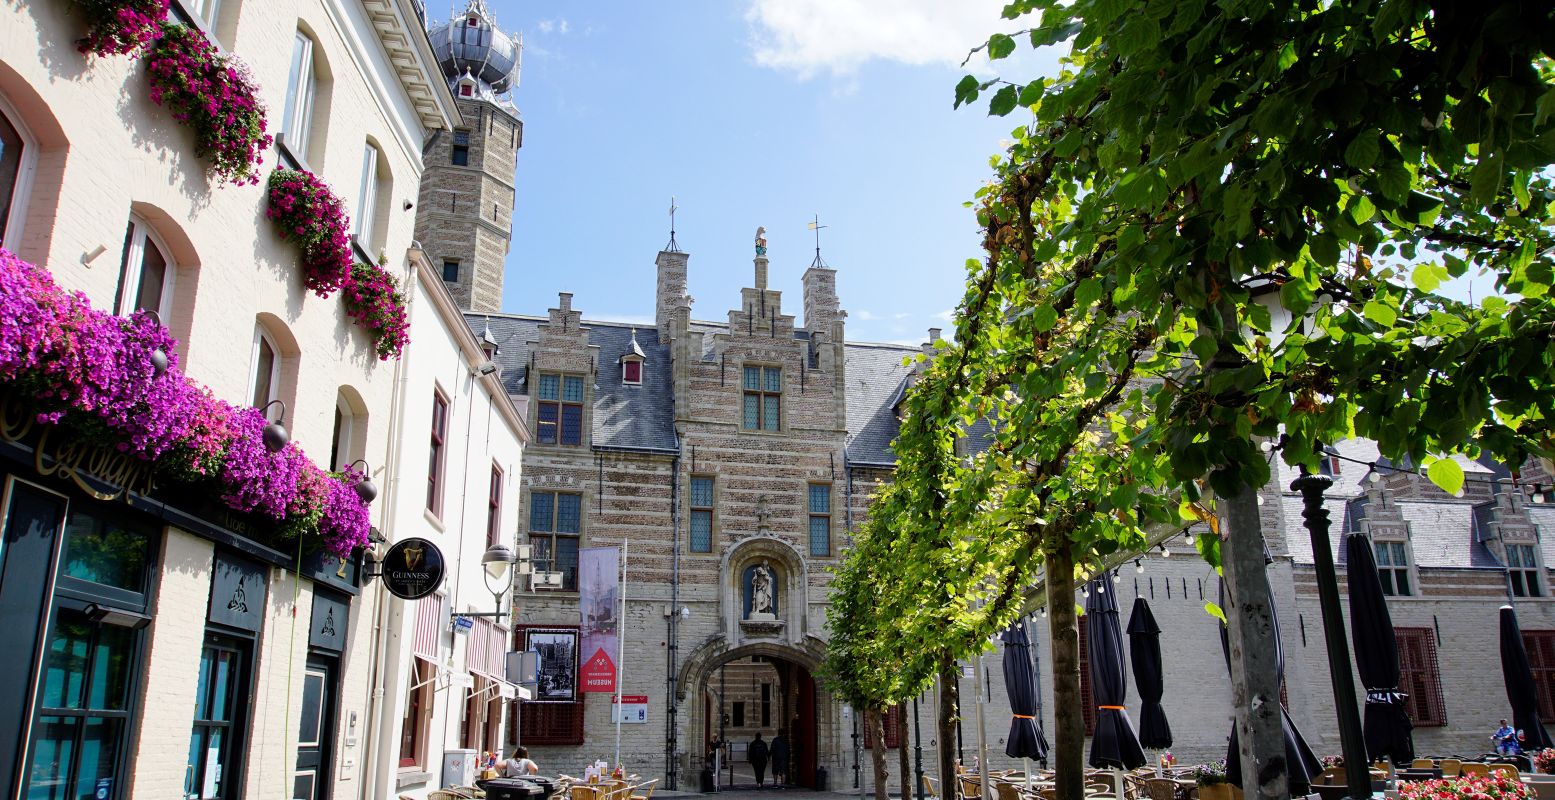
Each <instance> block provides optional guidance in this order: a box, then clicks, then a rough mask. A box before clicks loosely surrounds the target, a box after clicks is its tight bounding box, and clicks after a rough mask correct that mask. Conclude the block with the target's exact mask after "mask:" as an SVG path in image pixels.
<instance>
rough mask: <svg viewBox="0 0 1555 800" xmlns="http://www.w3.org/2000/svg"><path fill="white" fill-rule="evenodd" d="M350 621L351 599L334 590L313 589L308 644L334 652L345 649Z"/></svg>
mask: <svg viewBox="0 0 1555 800" xmlns="http://www.w3.org/2000/svg"><path fill="white" fill-rule="evenodd" d="M350 622H351V601H350V600H349V599H348V598H345V597H340V596H338V595H336V594H335V593H334V592H329V591H318V590H315V591H314V594H313V620H312V622H311V623H310V624H309V627H308V646H310V647H317V648H320V649H323V650H329V651H332V652H335V653H339V652H343V651H344V650H345V649H346V630H347V628H348V627H349V623H350Z"/></svg>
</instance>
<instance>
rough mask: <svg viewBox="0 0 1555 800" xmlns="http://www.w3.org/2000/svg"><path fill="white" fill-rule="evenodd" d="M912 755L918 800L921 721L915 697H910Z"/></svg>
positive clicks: (921, 766)
mask: <svg viewBox="0 0 1555 800" xmlns="http://www.w3.org/2000/svg"><path fill="white" fill-rule="evenodd" d="M912 757H913V772H914V773H915V774H916V776H917V778H918V781H917V785H918V790H917V792H916V794H917V797H918V800H923V723H922V722H921V721H920V720H919V719H918V698H917V697H914V698H913V699H912ZM903 800H905V798H903Z"/></svg>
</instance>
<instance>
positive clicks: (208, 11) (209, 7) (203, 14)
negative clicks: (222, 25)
mask: <svg viewBox="0 0 1555 800" xmlns="http://www.w3.org/2000/svg"><path fill="white" fill-rule="evenodd" d="M189 13H191V14H193V15H195V16H196V17H199V18H200V21H201V22H204V23H205V27H206V28H208V29H209V30H210V31H211V32H212V33H213V34H214V33H215V32H216V20H217V19H218V18H220V16H221V0H189Z"/></svg>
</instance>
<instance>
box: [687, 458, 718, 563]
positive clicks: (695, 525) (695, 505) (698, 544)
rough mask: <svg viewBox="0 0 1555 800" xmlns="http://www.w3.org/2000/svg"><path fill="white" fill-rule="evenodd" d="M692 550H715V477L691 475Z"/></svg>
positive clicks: (698, 551)
mask: <svg viewBox="0 0 1555 800" xmlns="http://www.w3.org/2000/svg"><path fill="white" fill-rule="evenodd" d="M691 552H693V553H711V552H713V478H712V477H711V476H696V475H693V476H692V477H691Z"/></svg>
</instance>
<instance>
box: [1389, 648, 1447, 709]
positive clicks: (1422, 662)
mask: <svg viewBox="0 0 1555 800" xmlns="http://www.w3.org/2000/svg"><path fill="white" fill-rule="evenodd" d="M1393 637H1394V639H1396V640H1397V642H1398V673H1399V679H1398V688H1399V691H1401V692H1404V693H1405V694H1407V695H1409V699H1408V700H1407V701H1405V707H1406V708H1407V709H1408V711H1409V718H1410V720H1412V721H1413V722H1414V723H1415V727H1417V728H1434V727H1442V726H1444V725H1446V724H1447V704H1446V703H1445V702H1444V701H1443V700H1442V676H1441V673H1440V672H1438V669H1437V664H1436V636H1435V633H1434V632H1433V631H1432V630H1431V629H1430V628H1394V629H1393Z"/></svg>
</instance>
